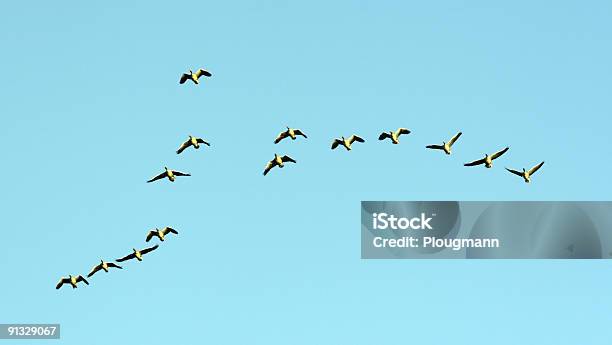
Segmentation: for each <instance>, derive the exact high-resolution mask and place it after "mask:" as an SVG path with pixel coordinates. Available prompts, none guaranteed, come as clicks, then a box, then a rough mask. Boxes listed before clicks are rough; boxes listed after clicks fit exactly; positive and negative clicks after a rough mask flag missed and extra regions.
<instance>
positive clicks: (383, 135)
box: [378, 128, 410, 145]
mask: <svg viewBox="0 0 612 345" xmlns="http://www.w3.org/2000/svg"><path fill="white" fill-rule="evenodd" d="M402 134H410V130H409V129H407V128H398V129H397V131H395V132H394V131H389V132H382V133H380V135H379V136H378V140H385V139H387V138H389V139H391V142H392V143H393V144H396V145H397V144H399V136H400V135H402Z"/></svg>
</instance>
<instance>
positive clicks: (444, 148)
mask: <svg viewBox="0 0 612 345" xmlns="http://www.w3.org/2000/svg"><path fill="white" fill-rule="evenodd" d="M461 134H462V133H461V132H459V133H457V134H455V136H454V137H452V138H451V140H449V142H445V141H443V142H442V145H427V146H425V147H426V148H428V149H434V150H442V151H444V152H445V153H446V154H447V155H450V154H451V147H452V146H453V144H454V143H455V141H457V139H459V137H460V136H461Z"/></svg>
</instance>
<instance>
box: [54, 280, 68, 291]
mask: <svg viewBox="0 0 612 345" xmlns="http://www.w3.org/2000/svg"><path fill="white" fill-rule="evenodd" d="M68 283H70V278H65V277H62V278H60V280H59V282H58V283H57V285H55V289H59V288H61V287H62V285H64V284H68Z"/></svg>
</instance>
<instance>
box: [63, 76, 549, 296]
mask: <svg viewBox="0 0 612 345" xmlns="http://www.w3.org/2000/svg"><path fill="white" fill-rule="evenodd" d="M202 76H204V77H211V76H212V74H211V73H210V72H208V71H206V70H204V69H201V68H200V69H198V70H197V71H196V72H193V71H191V70H190V71H189V73H184V74H183V75H182V76H181V78H180V80H179V83H180V84H184V83H185V82H187V81H188V80H191V81H192V82H193V83H194V84H196V85H197V84H200V78H201V77H202ZM410 133H411V131H410V130H409V129H407V128H398V129H397V130H396V131H392V130H391V131H388V132H382V133H381V134H380V135H379V136H378V140H386V139H389V140H391V142H392V143H393V144H395V145H397V144H399V138H400V136H401V135H407V134H410ZM461 135H462V132H459V133H457V134H455V135H454V136H453V137H452V138H451V139H450V140H449V141H448V142H445V141H444V142H442V144H441V145H440V144H435V145H427V146H426V148H427V149H432V150H440V151H443V152H444V153H446V154H447V155H450V154H451V153H452V151H451V148H452V146H453V145H454V144H455V143H456V142H457V140H458V139H459V138H460V137H461ZM298 136H302V137H304V138H308V137H307V136H306V134H305V133H304V132H303V131H302V130H300V129H295V128H290V127H287V129H286V130H284V131H282V132H281V133H280V134H279V135H278V136H277V137H276V139H275V140H274V144H278V143H280V142H281V141H282V140H284V139H286V138H291V140H296V139H297V137H298ZM355 142H358V143H365V140H364V139H363V138H361V137H360V136H357V135H354V134H353V135H351V136H350V137H348V138H345V137H340V138H336V139H334V140H333V142H332V144H331V149H332V150H335V149H336V148H338V147H339V146H343V147H344V148H345V149H346V150H347V151H351V150H352V145H353V143H355ZM200 145H206V146H209V147H210V143H209V142H207V141H205V140H204V139H202V138H198V137H195V136H192V135H189V138H188V139H187V140H186V141H185V142H183V143H182V144H181V146H180V147H179V148H178V150H177V151H176V153H177V154H181V153H182V152H183V151H184V150H186V149H187V148H189V147H193V148H194V149H199V148H200ZM509 149H510V148H509V147H505V148H504V149H502V150H500V151H497V152H495V153H492V154H485V155H484V157H483V158H481V159H478V160H475V161H472V162H469V163H465V164H464V166H477V165H483V164H484V166H485V167H486V168H492V167H493V161H494V160H495V159H497V158H499V157H501V156H502V155H503V154H505V153H506V152H508V150H509ZM285 163H297V162H296V160H295V159H293V158H291V157H289V156H287V155H283V156H279V155H278V154H276V153H275V154H274V158H273V159H272V160H270V161H269V162H268V163H267V164H266V166H265V168H264V171H263V175H264V176H265V175H267V174H268V173H269V172H270V170H272V168H274V167H278V168H283V167H284V166H285ZM542 165H544V162H541V163H539V164H537V165H536V166H534V167H533V168H531V169H529V170H526V169H525V168H523V170H522V171H519V170H514V169H509V168H506V170H507V171H508V172H510V173H512V174H514V175H517V176H520V177H522V178H523V180H524V181H525V182H526V183H530V182H531V177H532V176H533V174H534V173H535V172H536V171H538V170H539V169H540V168H541V167H542ZM177 176H191V174H188V173H184V172H180V171H177V170H172V169H168V167H164V172H162V173H160V174H158V175H156V176H155V177H153V178H151V179H149V180H148V181H147V183H150V182H154V181H158V180H161V179H168V180H169V181H171V182H174V181H175V180H176V177H177ZM169 233H172V234H175V235H178V232H177V231H176V230H174V229H173V228H170V227H165V228H163V229H161V230H159V229H157V228H156V229H154V230H151V231H149V232H148V234H147V236H146V242H149V241H150V240H151V239H152V238H153V237H157V238H158V239H159V240H160V241H164V238H165V236H166V235H168V234H169ZM158 247H159V245H155V246H153V247H148V248H144V249H141V250H136V249H135V248H132V250H133V252H132V253H131V254H128V255H126V256H124V257H122V258H119V259H116V260H115V261H116V262H123V261H127V260H131V259H137V260H138V261H142V256H143V255H144V254H147V253H149V252H152V251H154V250H155V249H157V248H158ZM109 268H117V269H123V267H121V266H119V265H117V264H115V263H113V262H106V261H104V260H100V263H99V264H97V265H96V266H94V267H93V268H92V269H91V271H90V272H89V274H88V275H87V278H90V277H92V276H93V275H94V274H95V273H96V272H98V271H100V270H104V271H105V272H108V271H109ZM80 282H83V283H85V284H87V285H89V282H88V281H87V279H85V278H84V277H83V276H82V275H77V276H72V275H69V276H68V277H62V278H61V279H60V281H59V283H58V284H57V285H56V289H59V288H61V287H62V285H64V284H70V285H71V286H72V288H76V287H77V284H78V283H80Z"/></svg>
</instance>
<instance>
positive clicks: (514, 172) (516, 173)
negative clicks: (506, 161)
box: [506, 168, 523, 177]
mask: <svg viewBox="0 0 612 345" xmlns="http://www.w3.org/2000/svg"><path fill="white" fill-rule="evenodd" d="M506 170H508V171H509V172H511V173H513V174H514V175H516V176H520V177H523V173H522V172H520V171H516V170H512V169H508V168H506Z"/></svg>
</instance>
